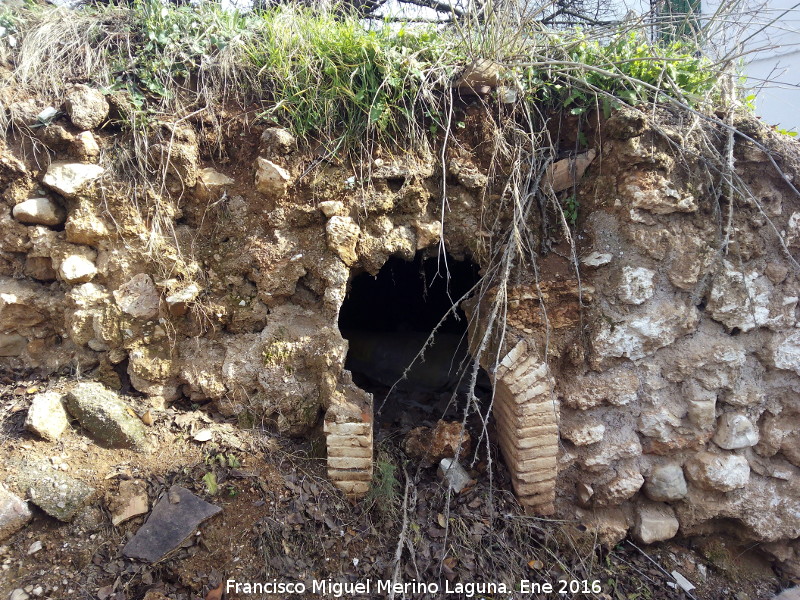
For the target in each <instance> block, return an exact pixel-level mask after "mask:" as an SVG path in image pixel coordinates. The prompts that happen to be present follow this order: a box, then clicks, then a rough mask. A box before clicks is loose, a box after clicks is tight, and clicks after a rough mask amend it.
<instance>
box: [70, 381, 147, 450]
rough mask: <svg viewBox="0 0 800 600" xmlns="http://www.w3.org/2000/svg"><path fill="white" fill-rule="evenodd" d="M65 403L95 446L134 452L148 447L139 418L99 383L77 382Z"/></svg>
mask: <svg viewBox="0 0 800 600" xmlns="http://www.w3.org/2000/svg"><path fill="white" fill-rule="evenodd" d="M65 404H66V408H67V411H69V413H70V414H71V415H72V416H73V417H75V418H76V419H77V420H78V422H79V423H80V425H81V427H83V428H84V429H85V430H86V431H87V433H89V435H91V436H92V438H93V439H94V440H95V441H96V442H97V443H98V444H101V445H103V446H108V447H112V448H132V449H135V450H145V449H146V448H147V446H148V444H147V430H146V429H145V426H144V424H143V423H142V421H141V419H139V417H137V416H136V414H135V413H133V410H132V409H131V408H130V407H129V406H128V405H127V404H126V403H125V402H124V401H123V400H122V399H121V398H120V397H119V396H118V395H117V394H116V393H114V392H112V391H111V390H109V389H106V388H105V387H104V386H103V385H102V384H100V383H95V382H82V383H78V384H77V385H75V386H74V387H73V388H72V389H71V390H70V391H69V392H67V395H66V399H65ZM132 413H133V414H132Z"/></svg>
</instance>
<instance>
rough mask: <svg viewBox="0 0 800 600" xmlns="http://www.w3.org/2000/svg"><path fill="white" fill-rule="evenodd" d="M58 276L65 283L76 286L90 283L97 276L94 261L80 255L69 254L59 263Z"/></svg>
mask: <svg viewBox="0 0 800 600" xmlns="http://www.w3.org/2000/svg"><path fill="white" fill-rule="evenodd" d="M58 274H59V275H60V276H61V279H63V280H64V281H65V282H66V283H69V284H72V285H74V284H77V283H86V282H87V281H91V280H92V278H93V277H94V276H95V275H97V267H96V266H95V264H94V261H92V260H90V259H89V258H87V257H86V256H82V255H80V254H71V255H70V256H67V257H66V258H65V259H64V260H62V261H61V264H60V265H59V266H58Z"/></svg>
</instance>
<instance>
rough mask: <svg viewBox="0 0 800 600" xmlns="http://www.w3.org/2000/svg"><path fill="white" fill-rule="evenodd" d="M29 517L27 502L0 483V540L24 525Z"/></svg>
mask: <svg viewBox="0 0 800 600" xmlns="http://www.w3.org/2000/svg"><path fill="white" fill-rule="evenodd" d="M31 517H32V515H31V511H30V509H29V508H28V504H27V503H26V502H25V501H24V500H23V499H22V498H19V497H18V496H16V495H15V494H12V493H11V492H10V491H8V490H7V489H6V487H5V486H4V485H3V484H2V483H0V542H2V541H3V540H4V539H6V538H8V537H11V536H12V535H14V534H15V533H16V532H17V531H19V530H20V529H22V528H23V527H25V525H26V524H27V523H28V521H30V520H31Z"/></svg>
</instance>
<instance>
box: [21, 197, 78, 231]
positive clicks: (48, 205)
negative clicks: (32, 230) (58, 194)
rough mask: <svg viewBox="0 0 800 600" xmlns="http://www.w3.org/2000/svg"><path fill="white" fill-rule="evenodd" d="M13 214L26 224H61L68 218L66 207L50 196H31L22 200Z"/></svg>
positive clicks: (50, 225)
mask: <svg viewBox="0 0 800 600" xmlns="http://www.w3.org/2000/svg"><path fill="white" fill-rule="evenodd" d="M11 214H12V216H13V217H14V218H15V219H16V220H17V221H19V222H20V223H25V224H26V225H47V226H49V227H52V226H53V225H61V223H63V222H64V219H66V218H67V215H66V213H65V212H64V209H63V208H61V207H60V206H59V205H58V204H56V203H55V202H53V201H52V200H50V198H31V199H29V200H25V201H24V202H20V203H19V204H17V205H16V206H15V207H14V209H13V210H12V211H11Z"/></svg>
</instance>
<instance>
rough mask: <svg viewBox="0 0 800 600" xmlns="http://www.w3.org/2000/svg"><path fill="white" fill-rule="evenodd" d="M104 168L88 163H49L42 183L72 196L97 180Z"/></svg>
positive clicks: (60, 192)
mask: <svg viewBox="0 0 800 600" xmlns="http://www.w3.org/2000/svg"><path fill="white" fill-rule="evenodd" d="M104 172H105V169H104V168H103V167H101V166H100V165H93V164H88V163H71V162H54V163H50V166H49V167H48V168H47V173H45V175H44V177H43V178H42V183H43V184H45V185H46V186H47V187H49V188H51V189H53V190H55V191H57V192H58V193H59V194H62V195H63V196H66V197H67V198H74V197H75V196H77V195H78V194H80V193H81V192H82V191H84V190H85V189H86V188H88V187H89V185H90V184H91V183H92V182H94V181H95V180H97V179H98V178H99V177H100V176H101V175H102V174H103V173H104Z"/></svg>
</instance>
